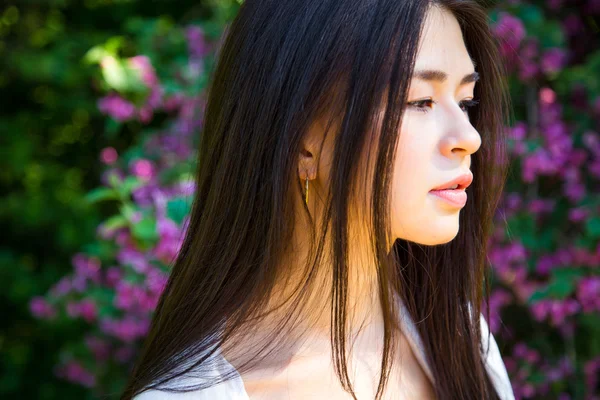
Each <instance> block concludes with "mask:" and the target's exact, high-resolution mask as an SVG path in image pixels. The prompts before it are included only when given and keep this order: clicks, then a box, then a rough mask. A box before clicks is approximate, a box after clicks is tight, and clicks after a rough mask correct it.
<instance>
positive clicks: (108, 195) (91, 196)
mask: <svg viewBox="0 0 600 400" xmlns="http://www.w3.org/2000/svg"><path fill="white" fill-rule="evenodd" d="M118 198H119V193H118V192H117V191H116V190H114V189H112V188H106V187H99V188H96V189H92V190H91V191H90V192H88V193H87V194H86V195H85V200H86V201H87V202H88V203H90V204H93V203H96V202H98V201H103V200H117V199H118Z"/></svg>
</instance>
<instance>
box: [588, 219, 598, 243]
mask: <svg viewBox="0 0 600 400" xmlns="http://www.w3.org/2000/svg"><path fill="white" fill-rule="evenodd" d="M585 229H586V231H587V233H588V235H590V236H591V237H593V238H600V217H592V218H590V219H588V220H587V221H586V223H585Z"/></svg>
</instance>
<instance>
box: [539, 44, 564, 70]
mask: <svg viewBox="0 0 600 400" xmlns="http://www.w3.org/2000/svg"><path fill="white" fill-rule="evenodd" d="M567 61H568V54H567V52H566V51H565V50H563V49H559V48H556V47H555V48H552V49H549V50H546V51H545V52H544V54H543V55H542V59H541V67H542V71H544V72H545V73H546V74H553V73H556V72H558V71H560V70H561V69H562V68H563V67H564V66H565V65H566V64H567Z"/></svg>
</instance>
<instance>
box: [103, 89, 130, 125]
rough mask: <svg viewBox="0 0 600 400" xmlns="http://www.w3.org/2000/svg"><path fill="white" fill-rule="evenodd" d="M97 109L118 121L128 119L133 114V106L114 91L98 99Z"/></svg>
mask: <svg viewBox="0 0 600 400" xmlns="http://www.w3.org/2000/svg"><path fill="white" fill-rule="evenodd" d="M98 109H99V110H100V112H101V113H103V114H106V115H109V116H111V117H112V118H113V119H115V120H117V121H120V122H124V121H128V120H130V119H132V118H133V117H134V116H135V106H134V105H133V104H132V103H130V102H129V101H127V100H125V99H123V98H122V97H121V96H119V95H118V94H116V93H110V94H109V95H107V96H105V97H102V98H101V99H100V100H98Z"/></svg>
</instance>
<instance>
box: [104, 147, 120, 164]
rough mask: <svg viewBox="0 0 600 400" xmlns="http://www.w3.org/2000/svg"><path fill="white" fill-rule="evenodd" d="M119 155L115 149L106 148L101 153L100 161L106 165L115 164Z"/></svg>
mask: <svg viewBox="0 0 600 400" xmlns="http://www.w3.org/2000/svg"><path fill="white" fill-rule="evenodd" d="M118 158H119V155H118V154H117V150H115V148H114V147H105V148H104V149H102V151H101V152H100V161H102V162H103V163H104V164H106V165H111V164H114V163H115V162H116V161H117V159H118Z"/></svg>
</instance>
